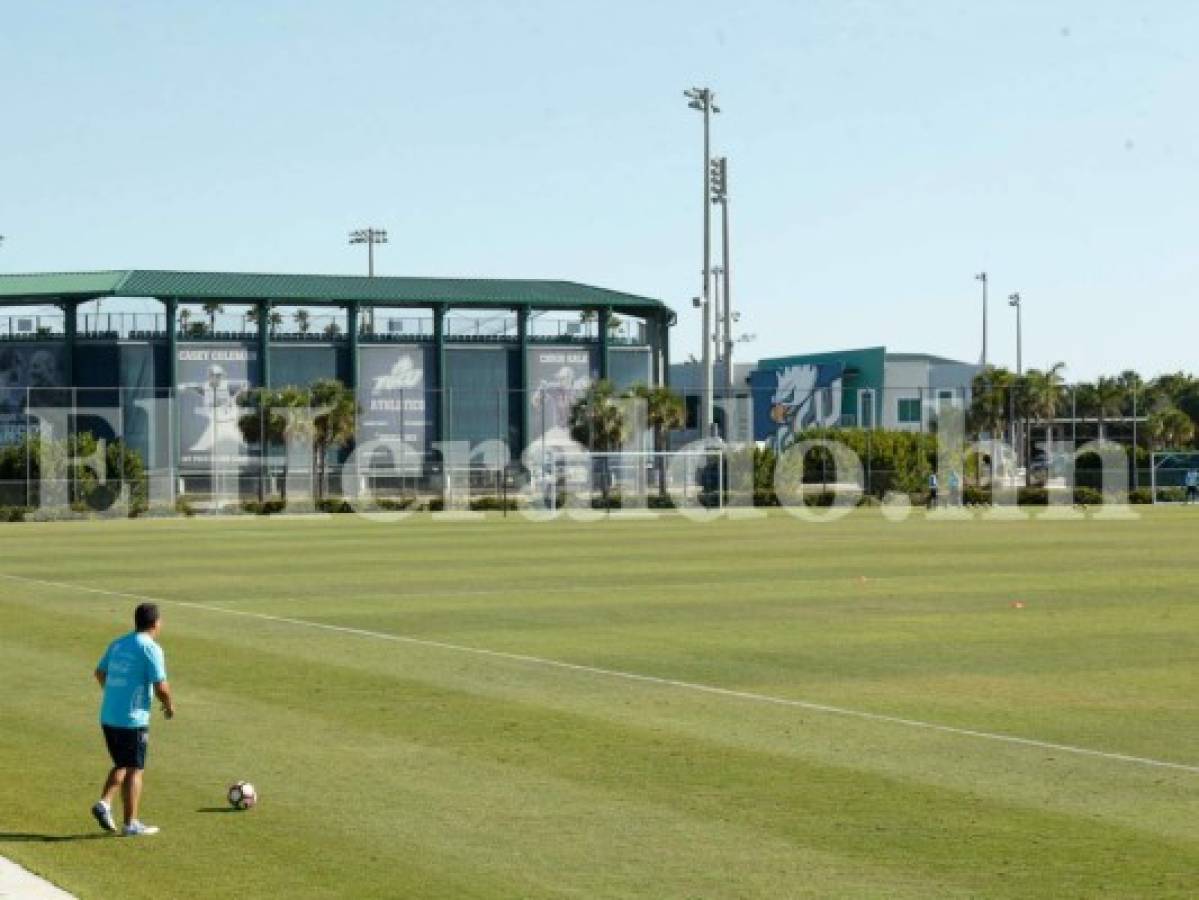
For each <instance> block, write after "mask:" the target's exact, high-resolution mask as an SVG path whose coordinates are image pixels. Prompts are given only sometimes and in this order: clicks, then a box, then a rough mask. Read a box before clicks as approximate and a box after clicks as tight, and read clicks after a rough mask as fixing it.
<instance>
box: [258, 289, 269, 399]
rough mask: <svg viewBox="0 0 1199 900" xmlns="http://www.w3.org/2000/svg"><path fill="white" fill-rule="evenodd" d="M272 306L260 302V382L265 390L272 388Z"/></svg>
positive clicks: (265, 301)
mask: <svg viewBox="0 0 1199 900" xmlns="http://www.w3.org/2000/svg"><path fill="white" fill-rule="evenodd" d="M270 320H271V304H270V302H269V301H267V300H260V301H259V302H258V376H259V377H258V380H259V384H260V385H261V386H262V387H264V388H269V387H270V386H271V356H270V353H271V321H270Z"/></svg>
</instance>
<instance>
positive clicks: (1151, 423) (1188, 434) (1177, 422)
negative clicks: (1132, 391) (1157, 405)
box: [1147, 406, 1195, 450]
mask: <svg viewBox="0 0 1199 900" xmlns="http://www.w3.org/2000/svg"><path fill="white" fill-rule="evenodd" d="M1147 427H1148V431H1149V439H1150V441H1152V443H1153V449H1154V450H1179V449H1181V448H1183V447H1188V446H1190V444H1191V442H1192V441H1193V440H1194V439H1195V423H1194V422H1192V421H1191V417H1190V416H1188V415H1187V414H1186V413H1184V412H1183V411H1182V410H1181V409H1179V408H1178V407H1176V406H1169V407H1166V408H1165V409H1161V410H1158V411H1156V412H1154V413H1152V414H1151V415H1150V416H1149V420H1148V422H1147Z"/></svg>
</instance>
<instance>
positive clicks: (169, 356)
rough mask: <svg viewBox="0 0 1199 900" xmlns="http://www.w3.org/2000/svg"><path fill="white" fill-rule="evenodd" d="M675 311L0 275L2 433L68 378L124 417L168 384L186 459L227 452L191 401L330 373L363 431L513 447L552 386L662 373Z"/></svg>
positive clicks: (612, 296) (602, 299) (399, 291)
mask: <svg viewBox="0 0 1199 900" xmlns="http://www.w3.org/2000/svg"><path fill="white" fill-rule="evenodd" d="M116 306H123V307H126V308H124V309H122V310H121V311H119V312H116V311H114V307H116ZM129 307H133V308H132V309H130V308H129ZM47 309H49V310H52V312H49V313H47V312H46V311H45V310H47ZM231 311H232V312H231ZM238 311H240V318H239V316H238ZM674 321H675V316H674V313H673V312H672V311H671V310H670V308H669V307H668V306H666V305H665V304H664V303H663V302H662V301H660V300H656V299H653V298H650V297H644V296H639V295H636V294H628V293H624V292H621V291H615V290H609V289H606V288H601V287H595V286H592V285H586V284H579V283H577V282H571V281H555V280H536V279H485V278H409V277H361V276H345V275H308V274H266V273H245V272H182V271H161V270H146V269H131V270H119V271H100V272H42V273H32V274H0V442H2V441H4V440H12V439H15V438H19V437H20V435H21V434H23V433H24V432H25V431H27V429H28V428H29V419H30V416H29V414H28V412H29V409H30V408H31V407H34V406H38V405H39V404H43V403H46V402H49V401H50V400H51V399H55V401H56V402H57V401H58V400H60V399H61V398H62V397H63V396H64V394H63V391H65V390H69V391H71V392H72V402H73V403H74V404H76V405H86V404H87V403H92V404H93V405H100V406H105V405H111V404H113V403H119V405H120V406H121V408H122V409H123V410H124V414H125V415H127V416H128V417H132V418H137V417H138V410H137V406H138V403H139V402H142V401H144V400H145V398H147V397H168V396H169V397H172V398H174V399H175V400H176V401H177V402H176V406H177V409H176V410H175V411H174V412H173V413H172V420H173V421H172V425H173V428H174V429H175V430H176V431H177V434H176V436H175V437H174V439H173V440H174V443H175V444H176V445H177V453H178V457H179V459H178V462H179V463H180V465H181V466H182V467H183V469H184V470H185V471H186V469H187V467H188V466H189V465H193V464H194V465H196V466H202V465H204V464H206V461H211V460H212V459H214V458H215V456H216V455H221V453H220V448H219V435H218V433H217V431H218V430H217V426H216V422H217V416H218V414H217V412H215V411H209V412H208V413H204V410H203V409H199V410H196V409H192V410H191V411H190V412H189V407H195V406H196V405H197V404H199V403H200V402H201V398H202V397H206V396H208V395H209V394H210V393H213V392H215V391H217V390H218V388H216V387H212V385H214V384H217V383H218V382H219V381H220V380H221V379H224V386H223V387H221V388H220V391H221V396H222V398H223V400H222V402H227V403H231V402H232V400H231V399H230V398H234V397H236V396H237V394H239V393H240V392H242V391H245V390H247V389H250V388H255V387H261V386H265V387H272V388H280V387H283V386H287V385H299V386H303V385H306V384H310V383H312V382H314V381H316V380H319V379H325V378H336V379H339V380H340V381H342V382H343V383H345V384H347V385H349V386H350V387H352V388H354V389H355V390H356V391H357V393H358V398H359V403H360V407H361V409H362V416H363V419H364V421H365V422H366V423H367V424H368V426H369V427H368V430H367V437H368V438H369V437H371V436H376V437H384V436H393V437H404V438H406V439H410V440H411V441H412V442H414V443H416V444H418V445H419V446H420V447H421V448H423V450H424V451H425V452H426V453H431V452H432V451H431V449H430V448H432V447H433V446H434V445H435V444H436V443H437V442H439V441H467V442H469V443H470V444H471V445H472V446H473V445H475V444H478V443H481V442H484V441H488V440H493V439H494V440H498V441H502V442H503V443H504V444H505V445H507V446H509V447H510V448H511V451H510V452H511V454H512V456H513V457H514V458H515V457H517V456H518V455H519V453H520V450H521V449H522V448H524V447H526V446H527V445H528V444H529V443H530V442H531V441H533V440H536V439H538V438H539V437H540V438H542V439H544V437H545V435H546V433H547V432H548V431H553V432H554V433H555V434H556V436H557V437H559V438H560V437H561V436H562V431H563V429H564V427H565V425H566V423H565V421H564V417H565V415H566V407H564V406H563V397H566V396H568V395H569V396H572V397H573V396H575V395H576V394H577V393H578V392H580V391H581V390H583V389H584V388H585V386H586V385H587V384H589V383H590V382H591V381H593V380H595V379H599V378H606V379H609V380H611V381H613V382H614V383H616V384H617V386H619V387H629V386H632V385H633V384H636V383H645V384H649V385H660V384H662V383H664V381H665V379H666V373H667V371H668V367H669V329H670V326H671V325H672V324H673V323H674ZM51 391H55V392H57V393H51ZM206 392H207V393H206ZM392 394H395V395H396V396H392ZM213 396H214V397H215V394H213ZM139 398H140V399H139ZM204 402H207V401H204ZM216 405H217V403H216V401H215V400H214V403H213V407H214V410H215V408H216ZM201 414H206V415H208V416H209V418H210V419H211V420H212V421H211V423H210V426H209V433H208V435H207V437H208V440H209V444H210V446H209V447H208V449H207V450H205V449H203V447H201V445H202V444H203V441H204V434H203V433H200V432H203V428H201V426H200V425H198V424H197V422H195V421H191V420H192V419H195V418H196V416H199V415H201ZM189 421H191V427H192V428H193V430H195V429H197V428H199V429H200V432H197V433H196V434H189V433H188V427H189V425H188V423H189ZM370 423H373V425H372V424H370ZM147 427H149V426H147ZM151 437H152V435H149V436H145V437H144V438H143V443H146V442H147V441H149V440H150V438H151ZM193 438H194V439H195V440H194V441H193V440H192V439H193ZM160 443H161V441H160ZM193 444H194V446H192V445H193ZM191 450H195V452H189V451H191ZM147 452H151V448H148V447H147ZM233 455H234V456H236V455H237V454H233Z"/></svg>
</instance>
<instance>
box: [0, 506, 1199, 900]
mask: <svg viewBox="0 0 1199 900" xmlns="http://www.w3.org/2000/svg"><path fill="white" fill-rule="evenodd" d="M1139 512H1140V516H1141V518H1140V519H1139V520H1136V521H1126V522H1114V521H1113V522H1103V521H1094V520H1089V521H1081V522H1049V521H1035V520H1034V521H1027V522H1012V523H995V522H969V523H956V524H955V523H946V522H933V521H926V520H925V519H924V516H923V513H920V514H917V515H915V516H913V518H912V520H911V521H908V522H906V523H903V524H895V523H890V522H887V521H884V520H883V518H882V517H881V516H880V515H879V514H878V512H877V510H859V511H857V512H855V513H854V514H853V515H851V516H849V517H848V518H847V519H845V520H842V521H840V522H837V523H834V524H828V525H813V524H806V523H801V522H797V521H795V520H793V519H791V518H790V517H788V516H786V515H785V514H781V513H778V512H777V511H776V512H775V514H773V515H771V516H770V517H769V518H767V519H764V520H756V521H724V520H722V521H719V522H712V523H706V524H697V523H693V522H690V521H687V520H684V519H681V518H679V517H668V518H662V519H660V520H658V521H634V520H621V519H618V518H613V519H611V520H608V521H600V522H595V523H571V522H560V523H544V524H537V523H530V522H526V521H524V520H522V519H520V518H518V517H509V518H507V519H500V518H489V519H487V520H486V521H482V522H473V523H450V522H437V521H432V520H430V518H429V517H428V516H426V515H422V516H415V517H413V518H412V519H410V520H408V521H406V522H403V523H399V524H389V525H384V524H379V523H373V522H368V521H365V520H362V519H359V518H357V517H352V516H340V517H336V518H332V519H324V520H323V519H318V518H296V519H292V520H277V519H275V520H271V519H249V518H245V519H236V520H200V519H196V520H166V521H113V522H85V523H61V524H23V525H8V526H0V575H2V576H3V577H0V679H2V682H3V690H2V691H0V722H2V727H0V768H2V770H3V772H4V777H3V778H2V779H0V855H3V856H7V857H9V858H11V859H14V860H16V861H17V862H19V863H21V864H22V865H24V866H26V867H27V868H30V869H32V870H34V871H36V872H37V873H39V874H41V875H43V876H45V877H47V878H49V879H50V880H51V881H53V882H55V883H56V884H58V885H60V886H62V887H63V888H65V889H67V890H69V891H71V892H73V893H75V894H77V895H79V896H81V897H89V898H90V897H96V898H99V897H117V896H120V897H128V898H133V897H156V898H161V897H204V898H210V897H218V896H230V897H232V896H238V897H248V896H258V897H292V898H294V897H355V898H361V897H418V896H421V897H424V896H429V897H551V896H554V897H559V896H573V897H631V896H637V897H647V898H663V897H729V896H761V897H780V896H813V897H831V896H835V897H855V896H860V897H878V896H888V897H930V896H937V897H941V896H945V897H982V896H987V897H1095V896H1118V897H1129V896H1137V897H1148V896H1153V897H1169V896H1178V897H1182V896H1194V891H1195V888H1196V885H1197V884H1199V597H1197V596H1196V584H1197V578H1196V576H1197V575H1199V564H1197V560H1196V552H1197V551H1199V540H1197V535H1199V514H1196V513H1195V512H1194V511H1193V510H1191V509H1186V508H1173V509H1157V508H1155V509H1145V510H1141V511H1139ZM141 598H152V599H157V600H160V601H162V602H163V615H164V629H163V635H162V644H163V646H164V648H165V649H166V653H167V660H168V666H169V670H170V677H171V682H172V685H173V687H174V689H175V692H176V696H177V702H178V706H179V714H178V716H177V718H176V719H175V720H174V721H171V722H164V721H162V719H161V717H159V716H158V715H157V714H156V718H155V722H154V726H153V728H152V738H151V743H150V764H149V768H148V771H147V776H146V778H147V787H146V796H145V799H144V805H143V818H144V819H145V820H146V821H148V822H151V823H153V824H156V825H160V826H161V827H162V829H163V830H162V833H161V834H160V835H158V836H156V837H154V838H148V839H142V840H121V839H116V838H109V837H107V836H102V835H101V834H100V832H99V831H98V830H97V829H96V828H95V825H94V822H93V821H92V819H91V817H90V816H89V814H88V808H89V806H90V805H91V803H92V802H93V801H94V800H95V798H96V796H97V793H98V790H99V787H100V783H101V780H102V778H103V775H104V773H105V771H106V756H105V753H104V747H103V743H102V740H101V737H100V733H99V728H98V725H97V724H96V714H97V707H98V701H99V696H98V689H97V688H96V685H95V684H94V682H93V681H92V674H91V673H92V669H93V667H94V665H95V662H96V660H97V658H98V657H99V655H100V653H101V651H102V650H103V648H104V646H105V644H106V642H107V641H109V640H110V639H111V638H113V637H114V636H116V635H117V634H118V633H120V632H122V631H124V630H127V628H128V627H129V621H130V618H131V614H132V609H133V606H134V605H135V604H136V603H137V602H138V600H139V599H141ZM1020 604H1022V605H1020ZM1008 738H1019V739H1024V740H1022V741H1013V740H1010V739H1008ZM239 779H248V780H251V781H253V782H254V783H255V784H256V785H257V786H258V788H259V791H260V793H261V796H262V803H261V806H260V807H259V808H257V809H255V810H253V811H251V812H248V813H234V812H231V811H228V810H226V809H225V808H224V793H225V787H226V786H227V785H228V784H229V783H230V782H232V781H235V780H239Z"/></svg>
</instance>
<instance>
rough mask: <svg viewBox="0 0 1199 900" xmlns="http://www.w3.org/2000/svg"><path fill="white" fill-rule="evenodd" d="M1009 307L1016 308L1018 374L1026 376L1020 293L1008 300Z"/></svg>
mask: <svg viewBox="0 0 1199 900" xmlns="http://www.w3.org/2000/svg"><path fill="white" fill-rule="evenodd" d="M1007 305H1008V306H1014V307H1015V308H1016V374H1017V375H1023V374H1024V355H1023V350H1024V348H1023V346H1022V345H1023V340H1024V335H1023V330H1022V325H1021V321H1020V293H1019V291H1017V292H1016V293H1014V294H1011V295H1009V296H1008V298H1007Z"/></svg>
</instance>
